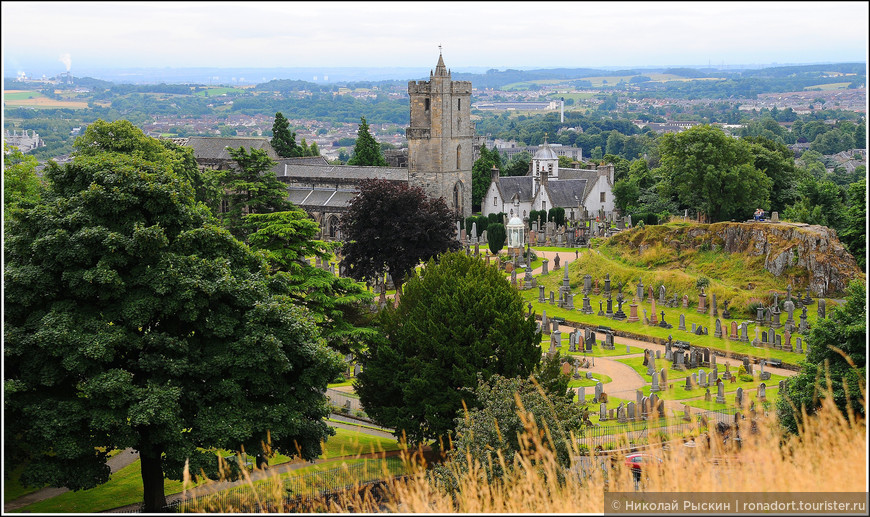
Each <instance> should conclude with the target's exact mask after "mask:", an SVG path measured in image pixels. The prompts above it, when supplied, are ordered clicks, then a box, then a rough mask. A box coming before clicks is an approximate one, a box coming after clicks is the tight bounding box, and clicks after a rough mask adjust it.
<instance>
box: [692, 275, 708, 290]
mask: <svg viewBox="0 0 870 517" xmlns="http://www.w3.org/2000/svg"><path fill="white" fill-rule="evenodd" d="M702 287H703V288H705V289H706V288H707V287H710V279H709V278H707V277H706V276H699V277H698V280H697V281H696V282H695V288H697V289H700V288H702Z"/></svg>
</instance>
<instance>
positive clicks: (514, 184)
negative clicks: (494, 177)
mask: <svg viewBox="0 0 870 517" xmlns="http://www.w3.org/2000/svg"><path fill="white" fill-rule="evenodd" d="M532 181H533V178H532V177H531V176H503V177H501V178H499V179H498V185H499V193H500V194H501V198H502V199H503V200H505V202H510V201H512V200H513V198H514V196H515V195H516V196H518V197H519V201H520V203H528V202H531V201H532V188H533V184H532Z"/></svg>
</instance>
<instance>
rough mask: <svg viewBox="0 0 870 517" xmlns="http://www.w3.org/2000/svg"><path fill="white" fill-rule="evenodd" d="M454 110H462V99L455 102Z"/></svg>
mask: <svg viewBox="0 0 870 517" xmlns="http://www.w3.org/2000/svg"><path fill="white" fill-rule="evenodd" d="M456 109H457V110H461V109H462V99H457V101H456Z"/></svg>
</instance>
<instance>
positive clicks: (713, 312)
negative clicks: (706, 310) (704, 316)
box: [710, 293, 719, 316]
mask: <svg viewBox="0 0 870 517" xmlns="http://www.w3.org/2000/svg"><path fill="white" fill-rule="evenodd" d="M712 296H713V300H712V306H711V308H710V311H711V312H710V315H711V316H718V315H719V307H717V306H716V293H712Z"/></svg>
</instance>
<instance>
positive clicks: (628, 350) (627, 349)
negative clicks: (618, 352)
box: [625, 345, 631, 354]
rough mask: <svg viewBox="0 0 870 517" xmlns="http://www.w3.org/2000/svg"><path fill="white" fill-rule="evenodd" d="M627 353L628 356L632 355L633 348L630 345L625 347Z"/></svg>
mask: <svg viewBox="0 0 870 517" xmlns="http://www.w3.org/2000/svg"><path fill="white" fill-rule="evenodd" d="M625 353H626V354H630V353H631V347H630V346H629V345H625Z"/></svg>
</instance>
